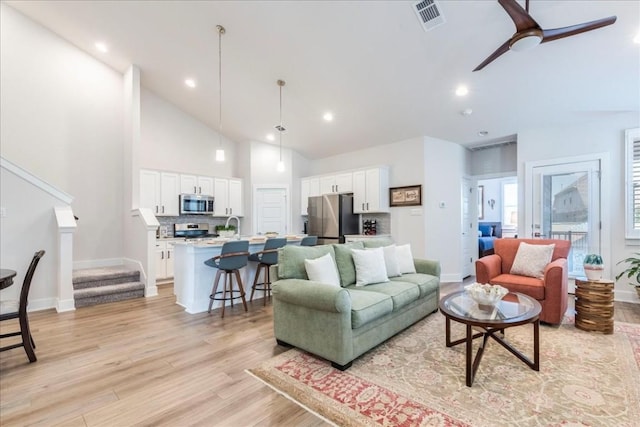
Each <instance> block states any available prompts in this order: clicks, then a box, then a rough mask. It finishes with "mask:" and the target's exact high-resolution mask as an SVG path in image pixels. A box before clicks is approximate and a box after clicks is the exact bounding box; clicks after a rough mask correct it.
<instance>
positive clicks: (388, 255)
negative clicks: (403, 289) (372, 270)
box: [382, 245, 401, 277]
mask: <svg viewBox="0 0 640 427" xmlns="http://www.w3.org/2000/svg"><path fill="white" fill-rule="evenodd" d="M382 251H383V252H384V266H385V267H386V268H387V277H396V276H400V274H401V273H400V266H399V265H398V255H397V253H396V245H389V246H383V247H382Z"/></svg>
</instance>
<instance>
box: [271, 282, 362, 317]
mask: <svg viewBox="0 0 640 427" xmlns="http://www.w3.org/2000/svg"><path fill="white" fill-rule="evenodd" d="M272 288H273V297H274V298H277V299H279V300H281V301H284V302H287V303H289V304H293V305H299V306H302V307H307V308H312V309H315V310H321V311H329V312H334V313H350V312H351V297H350V296H349V292H347V290H346V289H343V288H341V287H337V286H330V285H326V284H324V283H318V282H313V281H311V280H303V279H283V280H278V281H277V282H274V283H273V284H272Z"/></svg>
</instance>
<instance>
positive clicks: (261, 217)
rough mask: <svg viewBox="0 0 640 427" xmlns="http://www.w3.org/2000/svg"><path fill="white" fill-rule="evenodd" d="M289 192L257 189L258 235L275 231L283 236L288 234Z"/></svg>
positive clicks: (280, 189)
mask: <svg viewBox="0 0 640 427" xmlns="http://www.w3.org/2000/svg"><path fill="white" fill-rule="evenodd" d="M287 192H288V191H287V189H286V188H257V189H256V191H255V197H254V200H255V205H256V227H255V230H254V231H255V232H256V233H258V234H265V233H267V232H270V231H275V232H276V233H278V234H279V235H281V236H284V235H285V234H287V232H288V230H287Z"/></svg>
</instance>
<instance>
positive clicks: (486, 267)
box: [476, 239, 571, 324]
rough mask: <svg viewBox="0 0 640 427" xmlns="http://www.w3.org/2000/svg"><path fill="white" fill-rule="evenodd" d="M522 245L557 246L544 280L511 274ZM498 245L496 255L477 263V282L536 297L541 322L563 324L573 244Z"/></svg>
mask: <svg viewBox="0 0 640 427" xmlns="http://www.w3.org/2000/svg"><path fill="white" fill-rule="evenodd" d="M521 242H526V243H529V244H531V245H536V244H537V245H549V244H551V243H555V245H556V246H555V248H554V250H553V255H552V256H551V263H549V264H548V265H547V267H546V268H545V269H544V277H543V278H541V279H539V278H535V277H528V276H519V275H515V274H510V271H511V266H512V265H513V261H514V259H515V257H516V253H517V252H518V246H520V243H521ZM494 243H495V244H494V254H493V255H488V256H485V257H482V258H480V259H478V260H477V261H476V280H477V281H478V282H479V283H491V284H494V285H501V286H504V287H505V288H507V289H509V291H511V292H520V293H523V294H526V295H528V296H530V297H532V298H535V299H536V300H538V302H539V303H540V304H541V305H542V312H541V313H540V321H541V322H546V323H551V324H559V323H562V318H563V317H564V313H565V312H566V311H567V298H568V297H567V285H568V281H569V280H568V267H567V257H568V256H569V249H570V248H571V242H570V241H568V240H551V239H497V240H496V241H495V242H494Z"/></svg>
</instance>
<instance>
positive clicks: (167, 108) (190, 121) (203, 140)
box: [140, 88, 244, 178]
mask: <svg viewBox="0 0 640 427" xmlns="http://www.w3.org/2000/svg"><path fill="white" fill-rule="evenodd" d="M140 111H141V122H140V142H141V143H140V167H141V168H143V169H160V170H166V171H173V172H181V173H188V174H194V175H204V176H221V177H231V176H235V177H239V178H243V177H244V174H243V173H241V171H240V173H238V172H237V171H236V170H235V167H234V165H235V162H236V159H235V143H233V142H232V141H229V140H228V139H226V138H225V137H223V138H222V145H223V147H224V151H225V161H224V162H216V149H217V148H218V147H219V137H218V132H216V131H215V130H213V129H211V128H210V127H208V126H207V125H205V124H204V123H202V122H200V121H199V120H197V119H195V118H193V117H192V116H190V115H189V114H187V113H185V112H184V111H182V110H180V109H179V108H178V107H176V106H175V105H173V104H171V103H170V102H168V101H165V100H164V99H162V98H160V97H159V96H158V95H156V94H154V93H153V92H150V91H149V90H147V89H144V88H143V89H142V91H141V108H140Z"/></svg>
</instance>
